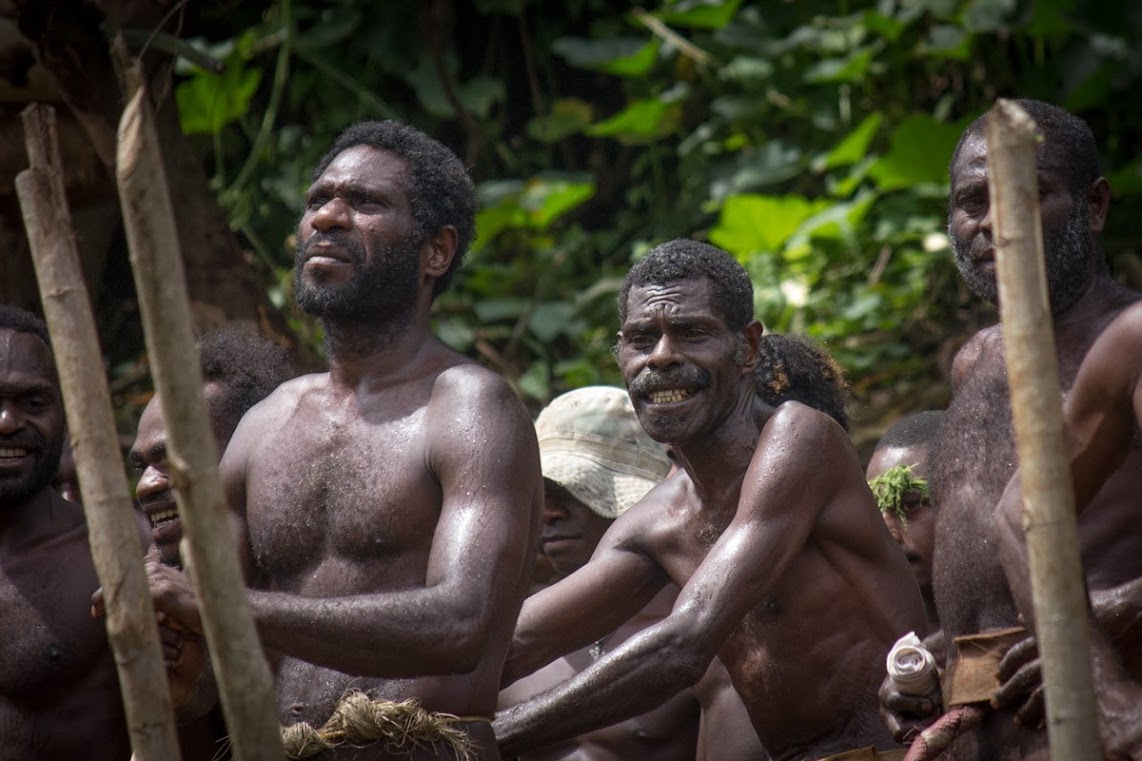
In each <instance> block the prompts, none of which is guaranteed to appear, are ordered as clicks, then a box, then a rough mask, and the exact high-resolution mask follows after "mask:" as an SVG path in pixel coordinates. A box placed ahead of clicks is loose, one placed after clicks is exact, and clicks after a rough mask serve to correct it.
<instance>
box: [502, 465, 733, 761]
mask: <svg viewBox="0 0 1142 761" xmlns="http://www.w3.org/2000/svg"><path fill="white" fill-rule="evenodd" d="M593 467H595V468H597V469H602V468H603V466H602V465H594V466H593ZM543 491H544V498H543V532H542V534H541V537H540V550H541V551H542V552H543V554H544V555H546V556H547V557H549V558H550V559H551V564H552V567H553V570H554V571H555V574H556V577H557V578H560V579H562V578H566V577H567V576H568V575H570V574H571V573H573V572H574V571H577V570H578V569H579V568H582V567H583V565H585V564H586V563H587V561H588V560H589V559H590V557H591V553H592V552H593V551H594V549H595V547H596V546H597V545H598V543H599V540H600V539H601V538H602V536H603V534H604V533H605V532H606V530H607V528H608V527H609V526H610V525H611V523H612V522H613V521H612V519H610V518H604V517H603V516H601V515H598V514H597V513H595V512H593V511H592V510H591V509H590V508H589V507H587V505H585V504H583V503H582V502H580V501H579V500H578V499H576V498H575V497H574V496H573V495H572V494H571V493H570V492H568V491H567V490H566V489H565V488H563V487H562V486H560V485H558V484H556V483H555V482H553V481H550V480H548V479H544V490H543ZM677 595H678V588H677V587H675V586H673V585H671V586H669V587H666V588H665V589H663V590H662V591H661V592H659V593H658V595H657V596H656V597H655V598H654V599H653V600H651V601H650V603H649V604H648V605H647V606H646V607H645V608H643V609H642V610H641V611H639V612H638V613H637V614H636V615H635V616H634V617H632V618H631V619H630V620H629V621H627V622H626V623H625V624H623V625H622V626H620V627H619V628H618V629H616V630H615V631H614V632H612V633H610V634H606V635H604V636H603V637H601V638H600V639H599V640H598V641H597V642H594V643H592V644H591V645H590V646H589V647H586V648H583V649H582V650H577V651H575V652H574V653H569V654H568V655H566V656H564V657H563V658H560V659H559V660H557V661H555V662H554V663H550V664H548V665H547V666H544V667H543V668H541V669H539V670H538V671H536V672H535V673H534V674H531V675H529V676H526V677H524V678H523V679H520V680H519V681H517V682H516V683H515V684H512V685H510V686H509V687H507V688H505V689H503V690H501V691H500V697H499V705H500V707H501V708H506V707H510V706H513V705H516V704H517V703H521V702H523V701H524V700H527V699H528V698H531V697H533V696H534V695H537V694H539V693H541V692H544V691H545V690H548V689H550V688H552V687H554V686H556V685H558V684H560V683H561V682H564V681H566V680H567V679H570V678H571V677H572V676H574V675H575V674H577V673H579V672H580V671H582V670H583V669H585V668H587V666H589V665H591V664H592V663H594V662H595V661H596V660H598V658H599V656H600V655H601V653H603V652H606V651H608V650H613V649H614V648H615V647H617V646H618V645H620V644H622V643H623V642H625V641H626V640H628V639H629V638H630V637H631V636H632V635H634V634H636V633H638V632H640V631H642V630H643V629H645V628H646V627H648V626H650V625H652V624H655V623H658V622H659V621H660V620H662V619H663V618H665V617H666V616H667V615H668V614H669V613H670V609H671V607H673V605H674V598H675V597H677ZM698 719H699V705H698V702H697V700H696V699H695V697H694V694H693V693H691V692H690V691H689V690H687V691H684V692H681V693H679V694H677V695H675V696H673V697H672V698H670V700H668V701H666V703H665V704H663V705H661V706H659V707H658V708H655V709H654V710H652V711H649V712H647V713H645V714H642V715H641V716H636V717H634V718H631V719H627V720H626V721H621V722H619V723H617V724H615V725H613V726H609V727H603V728H601V729H597V730H595V731H593V732H588V733H586V734H583V735H580V736H579V737H574V738H571V739H569V740H567V741H565V742H559V743H555V744H553V745H551V746H547V747H543V748H537V749H536V750H534V751H531V752H528V753H525V754H523V755H521V756H520V761H549V760H551V761H553V760H554V759H575V760H576V761H622V760H623V759H633V758H638V759H645V761H693V760H694V747H695V743H696V742H697V739H698ZM750 734H753V728H752V727H751V728H750Z"/></svg>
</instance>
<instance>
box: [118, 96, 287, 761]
mask: <svg viewBox="0 0 1142 761" xmlns="http://www.w3.org/2000/svg"><path fill="white" fill-rule="evenodd" d="M116 178H117V180H118V184H119V200H120V203H121V205H122V207H123V221H124V224H125V227H126V230H127V242H128V244H129V246H130V250H131V268H132V269H133V270H134V273H135V289H136V291H137V294H138V297H139V307H140V311H141V313H142V316H143V326H144V328H145V335H146V342H147V355H148V357H149V358H150V364H151V371H152V374H153V375H154V379H155V388H156V389H157V391H158V394H159V399H160V400H161V403H162V408H163V417H164V420H165V421H166V426H167V459H168V462H169V463H170V471H171V478H172V481H173V483H174V485H175V496H176V499H177V501H178V509H179V513H180V515H181V518H182V526H183V532H184V534H185V539H184V541H183V555H184V560H186V561H187V565H188V570H189V572H190V576H191V578H192V580H193V581H194V586H195V589H196V590H197V591H198V601H199V607H200V611H201V615H202V624H203V631H204V633H205V634H206V641H207V644H208V645H209V647H210V657H211V661H212V663H213V666H214V674H215V679H216V682H217V684H218V692H219V697H220V699H221V702H222V710H223V713H224V714H225V716H226V723H227V727H228V729H229V731H230V740H231V748H232V750H233V753H234V758H236V759H238V761H255V760H258V761H260V760H262V759H265V760H267V761H268V760H269V759H275V761H280V759H282V758H283V756H284V754H283V751H282V745H281V736H280V730H279V725H278V721H277V711H276V708H275V703H274V694H273V682H272V679H271V676H270V670H269V665H268V664H267V663H266V659H265V656H264V655H263V653H262V648H261V644H260V643H259V641H258V636H257V633H256V631H255V629H254V619H253V614H252V613H251V611H250V606H249V602H248V601H247V599H246V589H245V584H244V583H243V580H242V573H241V570H240V568H239V563H238V557H237V553H236V551H235V547H236V544H235V541H234V538H233V536H232V535H231V532H230V525H231V524H230V521H229V519H228V515H227V510H226V504H225V497H224V495H223V492H222V482H221V480H220V479H219V477H218V452H217V447H216V446H215V443H214V436H213V433H212V432H211V429H210V423H209V417H208V414H207V409H206V402H205V400H204V399H203V395H202V384H203V382H202V372H201V369H200V367H199V363H198V359H197V356H198V351H197V349H196V348H195V345H194V333H193V329H192V327H191V316H190V302H189V299H188V297H187V293H186V280H185V277H184V275H183V270H182V257H181V256H180V254H179V247H178V233H177V230H176V228H175V222H174V214H173V211H172V208H171V201H170V191H169V186H168V185H167V181H166V173H165V171H164V169H163V163H162V156H161V154H160V152H159V143H158V136H157V134H156V132H155V127H154V120H153V117H152V115H151V111H150V107H149V105H148V102H147V96H146V91H145V89H144V88H143V87H139V88H138V89H136V91H135V94H134V96H133V97H132V98H131V99H130V101H129V102H128V103H127V107H126V108H125V109H124V111H123V116H122V119H121V121H120V123H119V151H118V160H117V164H116Z"/></svg>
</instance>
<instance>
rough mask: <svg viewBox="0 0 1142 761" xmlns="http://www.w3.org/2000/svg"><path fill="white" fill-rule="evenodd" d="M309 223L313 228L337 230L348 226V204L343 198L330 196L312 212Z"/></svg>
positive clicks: (323, 230)
mask: <svg viewBox="0 0 1142 761" xmlns="http://www.w3.org/2000/svg"><path fill="white" fill-rule="evenodd" d="M309 224H310V225H312V226H313V229H315V230H321V231H322V232H325V231H326V230H337V229H347V228H348V227H349V204H348V203H347V202H346V201H345V199H343V198H330V199H329V200H328V201H326V202H325V203H324V204H322V205H321V207H320V208H319V209H318V210H317V211H315V212H313V216H312V217H310V218H309Z"/></svg>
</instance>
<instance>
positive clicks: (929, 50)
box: [919, 24, 971, 60]
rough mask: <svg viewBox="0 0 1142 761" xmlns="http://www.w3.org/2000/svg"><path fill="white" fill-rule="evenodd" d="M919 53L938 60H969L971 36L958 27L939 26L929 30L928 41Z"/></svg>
mask: <svg viewBox="0 0 1142 761" xmlns="http://www.w3.org/2000/svg"><path fill="white" fill-rule="evenodd" d="M919 52H921V53H923V54H925V55H931V56H935V57H937V58H954V59H958V60H967V59H968V56H969V55H970V53H971V36H970V35H969V34H966V33H965V32H964V30H963V29H962V28H960V27H958V26H951V25H949V24H937V25H935V26H933V27H932V28H931V29H929V30H928V39H927V40H926V41H924V42H923V43H922V44H921V45H920V46H919Z"/></svg>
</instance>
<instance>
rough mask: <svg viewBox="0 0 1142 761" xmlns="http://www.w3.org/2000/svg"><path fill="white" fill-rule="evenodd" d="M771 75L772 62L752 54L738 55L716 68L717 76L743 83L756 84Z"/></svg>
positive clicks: (728, 80)
mask: <svg viewBox="0 0 1142 761" xmlns="http://www.w3.org/2000/svg"><path fill="white" fill-rule="evenodd" d="M771 76H773V62H772V61H770V60H768V59H765V58H756V57H753V56H738V57H737V58H735V59H733V60H732V61H730V62H729V63H727V64H726V65H725V66H723V67H722V68H721V69H719V70H718V77H719V78H721V79H723V80H725V81H727V82H738V83H741V84H743V85H756V84H758V83H759V82H763V81H764V80H767V79H769V78H770V77H771Z"/></svg>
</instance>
